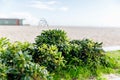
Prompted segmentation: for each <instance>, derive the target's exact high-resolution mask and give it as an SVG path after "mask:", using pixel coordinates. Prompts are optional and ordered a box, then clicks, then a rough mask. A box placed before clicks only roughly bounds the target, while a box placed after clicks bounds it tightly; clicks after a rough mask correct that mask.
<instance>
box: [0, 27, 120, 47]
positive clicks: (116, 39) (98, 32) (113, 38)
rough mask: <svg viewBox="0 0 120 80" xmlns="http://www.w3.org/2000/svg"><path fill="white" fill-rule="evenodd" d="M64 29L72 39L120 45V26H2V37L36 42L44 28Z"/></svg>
mask: <svg viewBox="0 0 120 80" xmlns="http://www.w3.org/2000/svg"><path fill="white" fill-rule="evenodd" d="M47 29H63V30H65V31H66V32H67V35H68V37H69V39H70V40H72V39H83V38H90V39H93V40H94V41H99V42H103V46H116V45H117V46H119V45H120V34H119V33H120V28H107V27H106V28H104V27H102V28H100V27H35V26H34V27H33V26H0V37H7V38H8V39H10V41H22V42H24V41H29V42H34V39H35V37H36V36H37V35H39V34H40V33H41V31H42V30H47Z"/></svg>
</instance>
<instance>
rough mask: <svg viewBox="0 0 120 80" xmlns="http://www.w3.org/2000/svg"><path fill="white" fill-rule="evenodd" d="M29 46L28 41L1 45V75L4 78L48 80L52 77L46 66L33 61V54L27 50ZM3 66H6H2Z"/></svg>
mask: <svg viewBox="0 0 120 80" xmlns="http://www.w3.org/2000/svg"><path fill="white" fill-rule="evenodd" d="M1 41H2V40H1ZM4 41H5V40H4ZM5 43H6V42H5ZM28 47H29V44H28V43H20V42H15V43H13V44H12V43H11V44H10V45H8V46H5V45H2V46H1V49H0V60H1V61H0V62H1V66H0V70H1V71H0V72H1V74H0V76H2V77H1V78H3V80H5V79H6V80H41V79H43V80H46V79H49V78H50V77H49V74H48V71H47V70H46V69H45V67H41V66H40V65H38V64H36V63H33V62H32V56H31V55H29V54H28V51H27V48H28ZM3 64H4V65H3ZM2 66H5V67H4V68H1V67H2ZM4 78H5V79H4Z"/></svg>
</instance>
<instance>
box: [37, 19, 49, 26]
mask: <svg viewBox="0 0 120 80" xmlns="http://www.w3.org/2000/svg"><path fill="white" fill-rule="evenodd" d="M38 26H41V27H48V23H47V21H46V19H44V18H41V19H40V21H39V23H38Z"/></svg>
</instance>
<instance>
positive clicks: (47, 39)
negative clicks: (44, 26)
mask: <svg viewBox="0 0 120 80" xmlns="http://www.w3.org/2000/svg"><path fill="white" fill-rule="evenodd" d="M66 42H68V38H67V35H66V33H65V32H64V31H63V30H57V29H53V30H46V31H43V32H42V33H41V35H38V36H37V37H36V38H35V44H36V45H38V46H39V45H41V44H49V45H57V44H64V43H66Z"/></svg>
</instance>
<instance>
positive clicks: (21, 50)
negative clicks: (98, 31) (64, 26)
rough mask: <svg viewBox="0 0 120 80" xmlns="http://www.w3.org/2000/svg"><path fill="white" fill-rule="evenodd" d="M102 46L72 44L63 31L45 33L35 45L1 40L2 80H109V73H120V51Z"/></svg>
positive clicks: (78, 41)
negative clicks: (105, 48)
mask: <svg viewBox="0 0 120 80" xmlns="http://www.w3.org/2000/svg"><path fill="white" fill-rule="evenodd" d="M102 44H103V43H101V42H100V43H99V42H95V41H93V40H91V39H82V40H69V38H68V37H67V34H66V32H65V31H63V30H59V29H53V30H45V31H43V32H42V33H41V34H40V35H38V36H37V37H36V38H35V42H34V43H29V42H18V41H16V42H12V43H11V42H10V41H9V39H7V38H0V79H1V80H87V79H88V80H89V79H90V80H92V79H93V80H94V79H96V80H105V78H103V77H102V75H103V74H105V73H106V74H109V73H120V68H119V67H120V66H119V65H120V51H117V52H105V51H104V50H103V49H102ZM112 53H115V54H112Z"/></svg>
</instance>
